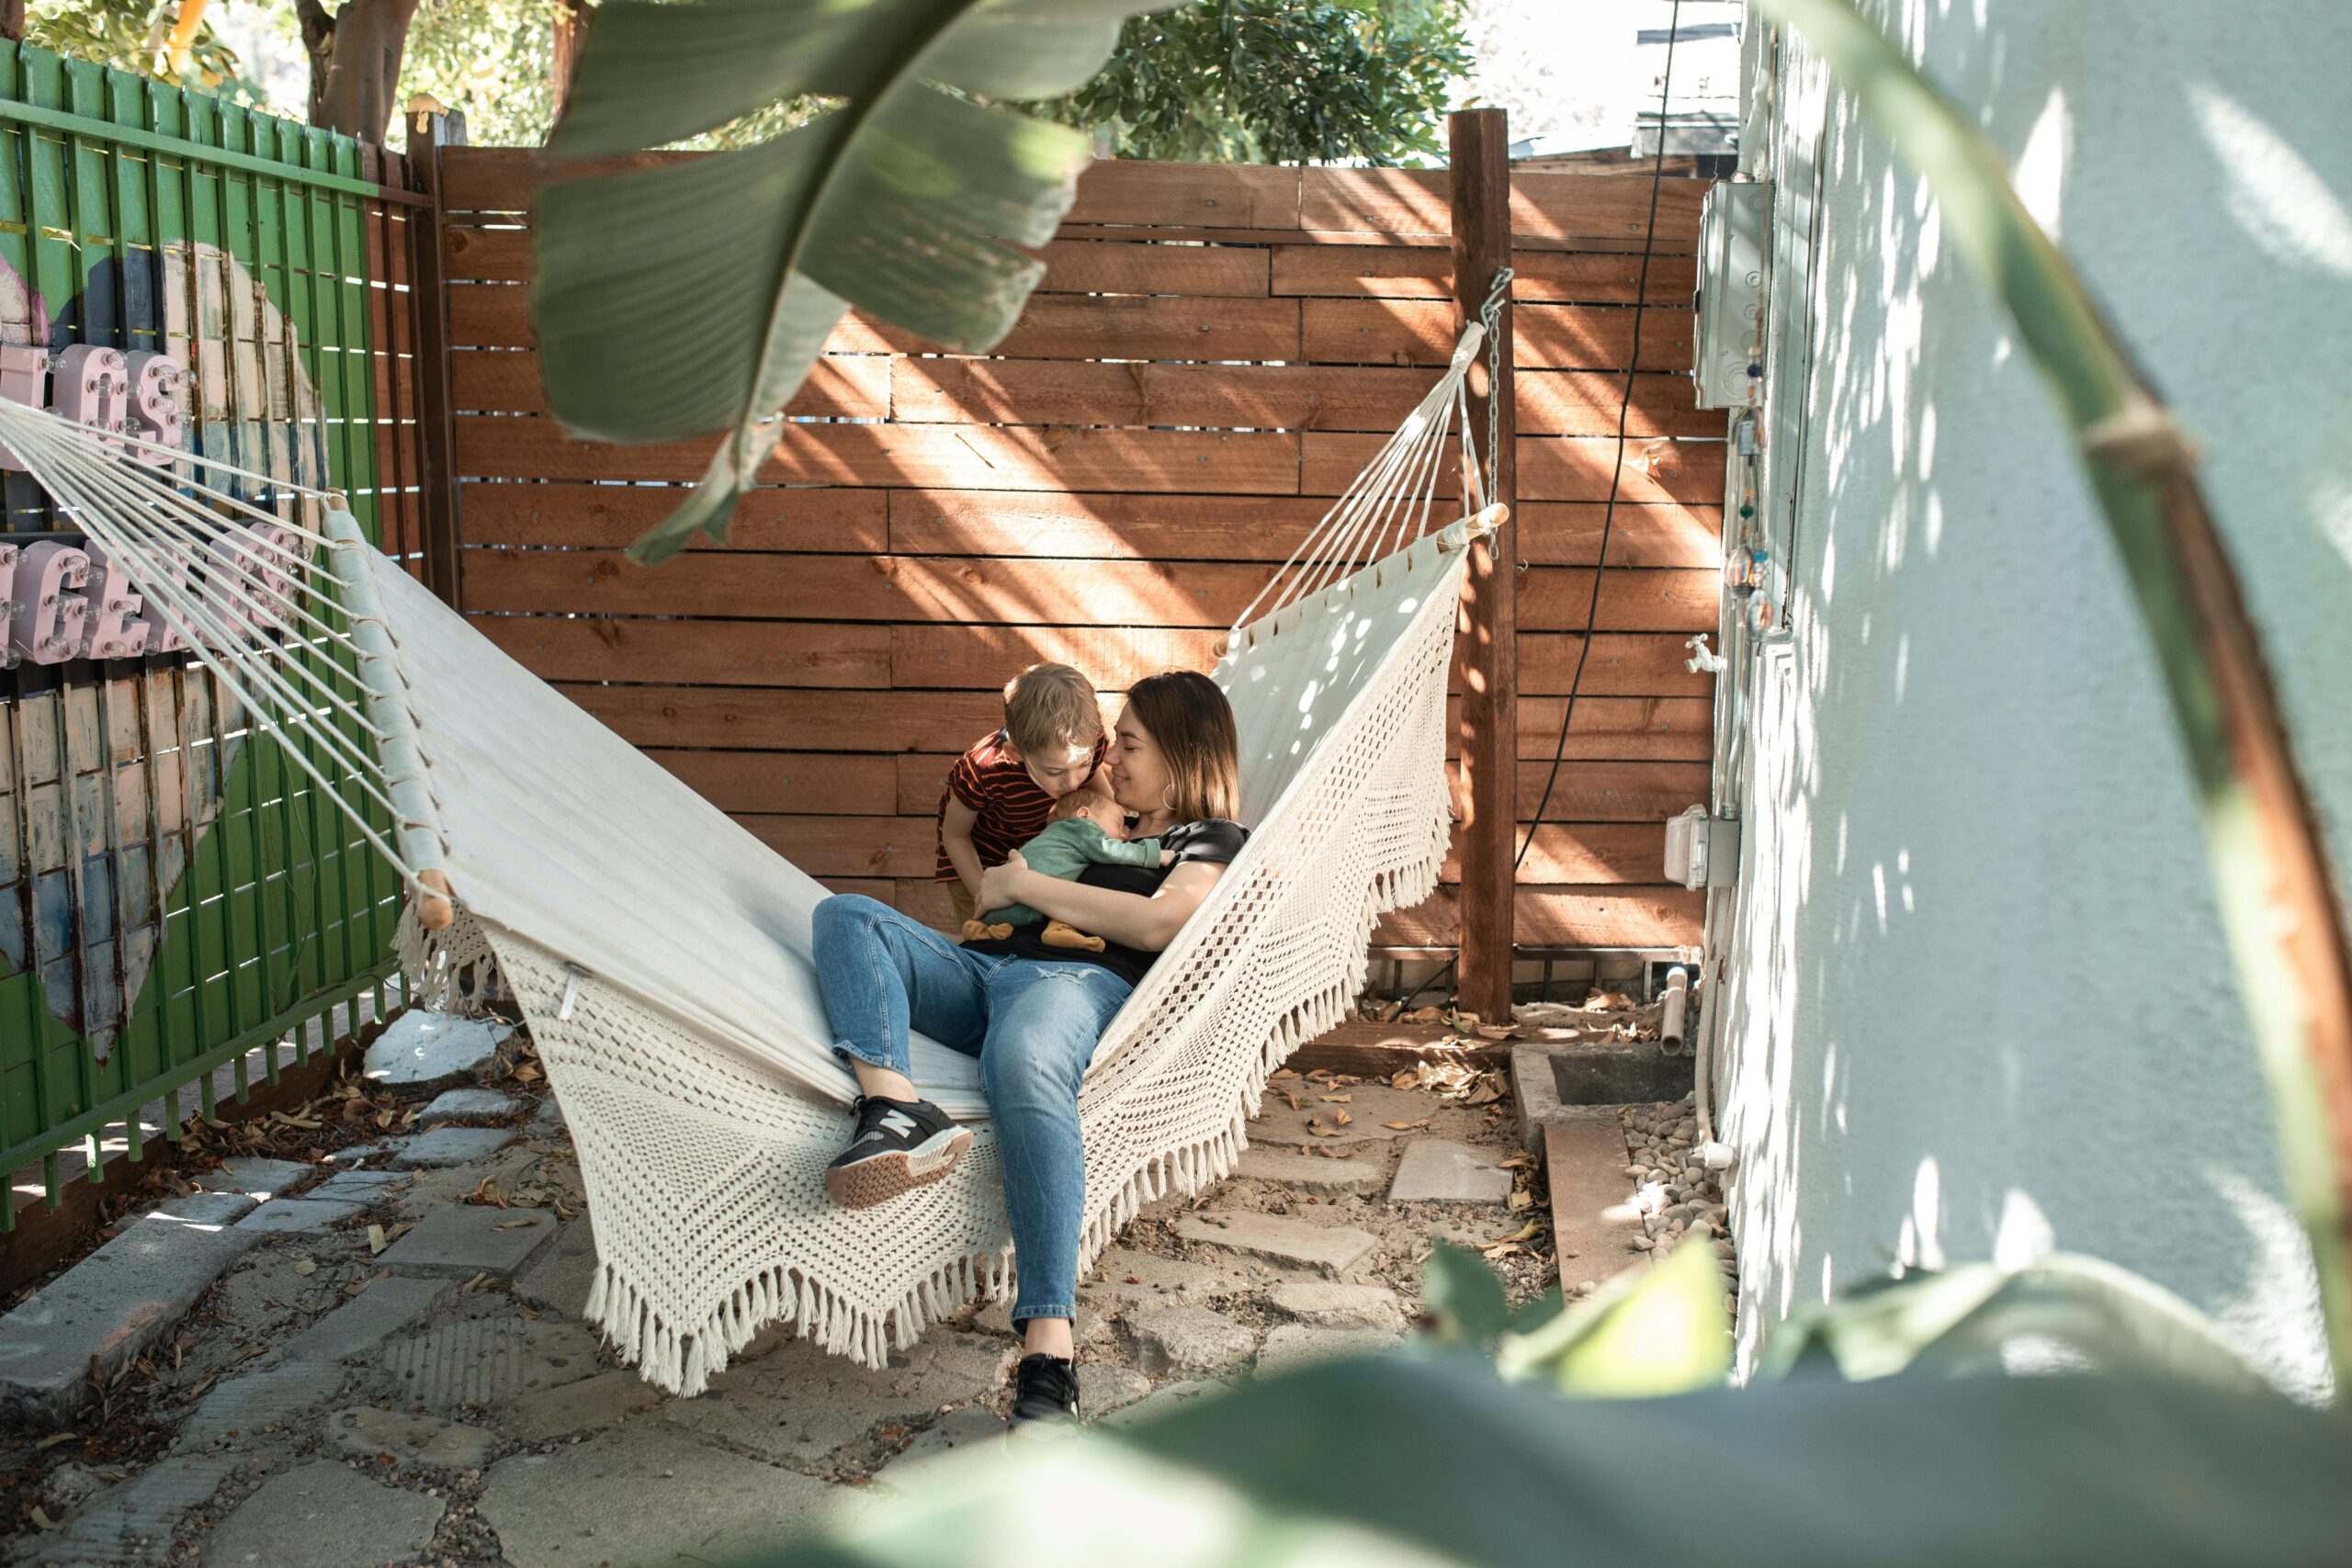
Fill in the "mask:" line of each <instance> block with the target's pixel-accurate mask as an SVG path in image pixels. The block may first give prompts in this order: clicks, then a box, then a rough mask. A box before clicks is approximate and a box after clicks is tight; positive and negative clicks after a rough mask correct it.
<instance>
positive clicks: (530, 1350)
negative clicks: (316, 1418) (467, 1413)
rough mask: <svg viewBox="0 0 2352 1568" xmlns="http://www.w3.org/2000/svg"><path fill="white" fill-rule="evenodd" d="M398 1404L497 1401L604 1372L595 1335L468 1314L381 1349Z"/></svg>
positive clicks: (450, 1405) (433, 1407) (442, 1407)
mask: <svg viewBox="0 0 2352 1568" xmlns="http://www.w3.org/2000/svg"><path fill="white" fill-rule="evenodd" d="M383 1365H384V1370H385V1371H387V1372H389V1373H390V1375H391V1377H392V1380H393V1382H394V1384H395V1386H396V1387H398V1388H399V1390H400V1403H401V1404H404V1405H410V1406H414V1405H423V1406H424V1408H425V1409H426V1410H428V1411H446V1410H451V1409H455V1408H456V1407H457V1406H458V1405H460V1404H481V1405H491V1406H496V1405H503V1404H510V1403H512V1402H513V1401H515V1400H517V1399H520V1398H522V1397H523V1396H524V1395H525V1394H526V1393H536V1392H537V1391H538V1390H541V1389H549V1388H560V1387H561V1386H562V1385H563V1384H565V1383H568V1382H579V1381H580V1380H581V1379H582V1378H585V1377H591V1376H594V1374H595V1373H597V1372H599V1371H603V1370H604V1369H603V1368H602V1367H601V1366H600V1365H599V1364H598V1363H597V1360H596V1337H595V1336H594V1335H593V1334H591V1333H589V1332H588V1331H587V1330H586V1329H584V1328H582V1327H581V1326H580V1325H578V1324H576V1323H559V1322H555V1321H553V1320H542V1321H540V1322H537V1323H533V1322H529V1321H527V1320H526V1319H523V1318H519V1317H469V1318H464V1319H460V1320H459V1321H458V1322H456V1323H445V1324H443V1325H441V1326H440V1327H438V1328H432V1329H427V1330H426V1331H425V1332H424V1333H423V1334H417V1335H412V1336H410V1337H406V1338H402V1339H395V1340H393V1341H392V1342H391V1343H390V1344H389V1345H386V1346H385V1347H384V1361H383Z"/></svg>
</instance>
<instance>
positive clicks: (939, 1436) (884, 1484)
mask: <svg viewBox="0 0 2352 1568" xmlns="http://www.w3.org/2000/svg"><path fill="white" fill-rule="evenodd" d="M1006 1430H1007V1428H1006V1427H1005V1424H1004V1417H1003V1416H999V1415H998V1414H997V1413H996V1412H995V1411H993V1410H990V1409H989V1407H988V1406H987V1405H985V1404H971V1405H967V1406H965V1407H964V1408H963V1409H961V1410H956V1411H951V1412H949V1413H948V1414H947V1415H945V1416H941V1417H940V1418H939V1423H938V1425H936V1426H934V1427H931V1428H930V1429H929V1430H928V1431H925V1432H922V1433H921V1434H919V1435H918V1436H917V1437H916V1438H915V1440H914V1441H913V1442H911V1443H909V1444H908V1445H907V1446H906V1447H905V1448H904V1449H902V1450H899V1454H898V1456H897V1457H896V1458H894V1459H892V1460H890V1461H888V1462H887V1463H885V1464H884V1465H883V1466H882V1467H881V1468H880V1469H879V1470H876V1472H874V1481H873V1484H874V1485H875V1486H876V1487H878V1488H880V1489H882V1490H883V1491H885V1492H906V1493H911V1492H919V1491H921V1490H922V1488H923V1485H924V1479H925V1477H926V1475H927V1474H928V1473H929V1472H930V1470H931V1469H932V1467H933V1465H934V1464H935V1463H936V1462H937V1461H939V1460H940V1459H941V1458H943V1457H944V1456H945V1455H947V1454H951V1453H955V1452H957V1451H959V1450H960V1451H962V1452H965V1453H969V1452H971V1451H972V1450H975V1449H987V1448H989V1446H990V1445H994V1446H995V1447H997V1448H998V1449H1000V1450H1001V1448H1002V1447H1003V1444H1004V1437H1005V1432H1006Z"/></svg>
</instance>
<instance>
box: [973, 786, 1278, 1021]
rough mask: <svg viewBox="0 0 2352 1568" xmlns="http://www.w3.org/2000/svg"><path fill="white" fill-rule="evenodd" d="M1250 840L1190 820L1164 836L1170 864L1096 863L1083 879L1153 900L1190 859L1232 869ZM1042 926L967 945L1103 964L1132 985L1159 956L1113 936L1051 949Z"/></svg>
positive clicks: (1213, 821) (1220, 825)
mask: <svg viewBox="0 0 2352 1568" xmlns="http://www.w3.org/2000/svg"><path fill="white" fill-rule="evenodd" d="M1249 837H1250V829H1247V828H1244V827H1243V826H1242V825H1241V824H1240V823H1238V822H1228V821H1227V820H1226V819H1225V818H1222V817H1211V818H1205V819H1204V820H1202V821H1199V822H1185V823H1182V824H1179V825H1178V826H1176V827H1173V828H1170V829H1168V831H1166V832H1165V833H1162V834H1161V835H1159V847H1160V848H1161V849H1163V850H1167V851H1169V852H1172V853H1173V854H1174V855H1175V857H1176V858H1175V859H1174V860H1171V861H1170V862H1169V863H1167V864H1166V865H1163V866H1156V867H1149V868H1147V867H1144V866H1139V865H1090V866H1088V867H1087V868H1086V869H1085V870H1083V871H1081V872H1080V873H1079V874H1078V876H1077V880H1078V881H1080V882H1083V883H1085V884H1086V885H1087V886H1090V887H1108V888H1112V889H1114V891H1116V892H1120V893H1140V894H1142V895H1143V896H1144V897H1147V898H1148V897H1151V896H1152V895H1153V894H1155V893H1157V892H1159V885H1160V884H1161V883H1163V882H1165V881H1167V880H1168V874H1169V873H1170V872H1171V871H1174V870H1175V869H1176V868H1177V867H1178V866H1180V865H1182V864H1183V863H1185V862H1186V861H1188V860H1197V861H1207V862H1209V863H1211V864H1214V865H1229V864H1231V863H1232V862H1233V857H1234V856H1236V855H1238V854H1239V853H1240V852H1241V845H1242V843H1243V841H1244V840H1247V839H1248V838H1249ZM1044 929H1045V928H1043V927H1042V926H1015V927H1014V928H1013V930H1012V935H1011V936H1009V937H1005V938H1002V939H1001V940H998V941H991V942H966V943H964V944H963V945H964V946H966V947H967V948H969V949H970V950H971V951H973V952H974V953H1001V954H1002V955H1004V956H1005V957H1008V958H1039V959H1045V960H1047V961H1049V962H1054V963H1068V962H1072V961H1075V962H1078V963H1083V964H1101V965H1103V968H1105V969H1108V970H1110V971H1111V972H1112V973H1113V974H1114V975H1117V976H1120V977H1121V978H1122V979H1124V980H1125V981H1126V982H1127V984H1129V985H1130V986H1132V985H1135V984H1136V983H1137V982H1138V981H1140V980H1141V979H1142V978H1143V976H1144V971H1146V970H1147V969H1149V968H1150V967H1151V964H1152V960H1153V959H1155V958H1158V957H1159V953H1147V952H1145V951H1143V950H1142V949H1140V948H1134V947H1122V946H1120V945H1119V944H1118V943H1117V942H1113V941H1111V940H1110V938H1108V937H1105V938H1103V951H1102V952H1100V953H1089V952H1087V951H1086V950H1085V949H1084V948H1081V947H1048V946H1046V944H1045V943H1044V942H1040V941H1038V940H1037V933H1038V932H1039V931H1042V930H1044Z"/></svg>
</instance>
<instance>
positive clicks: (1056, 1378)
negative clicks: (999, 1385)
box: [1012, 1353, 1078, 1437]
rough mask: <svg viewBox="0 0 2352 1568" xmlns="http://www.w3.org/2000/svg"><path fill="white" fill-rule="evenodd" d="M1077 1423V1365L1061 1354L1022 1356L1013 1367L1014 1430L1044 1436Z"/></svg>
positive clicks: (1015, 1433) (1027, 1434)
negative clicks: (1061, 1356)
mask: <svg viewBox="0 0 2352 1568" xmlns="http://www.w3.org/2000/svg"><path fill="white" fill-rule="evenodd" d="M1077 1425H1078V1369H1077V1368H1076V1367H1074V1366H1072V1365H1071V1364H1070V1363H1069V1362H1068V1361H1065V1360H1063V1359H1061V1358H1060V1357H1059V1356H1047V1355H1045V1354H1042V1353H1040V1354H1038V1355H1035V1356H1023V1357H1022V1358H1021V1364H1020V1365H1019V1366H1018V1367H1015V1368H1014V1369H1013V1370H1012V1431H1013V1434H1014V1435H1015V1436H1019V1437H1028V1436H1042V1435H1043V1434H1045V1433H1046V1432H1051V1431H1054V1430H1056V1429H1057V1428H1060V1427H1075V1426H1077Z"/></svg>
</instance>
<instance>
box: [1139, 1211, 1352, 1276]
mask: <svg viewBox="0 0 2352 1568" xmlns="http://www.w3.org/2000/svg"><path fill="white" fill-rule="evenodd" d="M1176 1234H1177V1235H1180V1236H1182V1237H1183V1238H1184V1239H1185V1240H1186V1241H1194V1242H1200V1243H1203V1244H1204V1245H1205V1246H1209V1247H1227V1248H1229V1249H1231V1250H1232V1251H1235V1252H1242V1253H1247V1254H1249V1255H1250V1257H1252V1258H1264V1259H1266V1260H1267V1261H1268V1262H1270V1263H1283V1264H1288V1265H1290V1266H1292V1267H1294V1268H1300V1269H1319V1270H1321V1271H1322V1272H1323V1273H1326V1274H1331V1275H1339V1274H1344V1273H1346V1272H1347V1271H1348V1270H1349V1269H1352V1268H1354V1267H1355V1266H1356V1265H1357V1264H1359V1263H1361V1262H1363V1260H1364V1259H1365V1258H1369V1257H1370V1256H1371V1255H1372V1249H1373V1248H1374V1247H1377V1246H1379V1245H1380V1238H1379V1237H1378V1236H1376V1235H1372V1234H1371V1233H1370V1232H1368V1231H1360V1230H1357V1229H1355V1228H1354V1227H1353V1226H1351V1225H1317V1224H1308V1223H1307V1222H1306V1221H1305V1220H1293V1219H1285V1218H1283V1216H1282V1215H1280V1214H1259V1213H1250V1211H1248V1210H1246V1209H1242V1210H1234V1211H1231V1212H1229V1213H1192V1214H1186V1215H1184V1216H1183V1217H1182V1219H1179V1220H1178V1221H1177V1222H1176Z"/></svg>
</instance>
